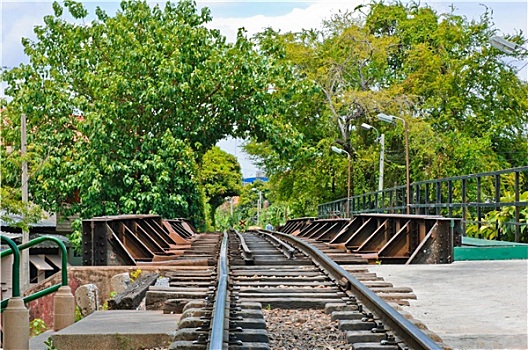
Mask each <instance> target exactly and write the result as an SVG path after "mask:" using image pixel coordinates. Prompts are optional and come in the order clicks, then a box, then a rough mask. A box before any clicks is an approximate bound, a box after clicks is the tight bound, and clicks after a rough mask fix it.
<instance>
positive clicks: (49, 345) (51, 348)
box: [44, 337, 57, 350]
mask: <svg viewBox="0 0 528 350" xmlns="http://www.w3.org/2000/svg"><path fill="white" fill-rule="evenodd" d="M44 345H46V350H57V348H56V347H55V345H54V344H53V338H51V337H49V338H48V339H46V340H45V341H44Z"/></svg>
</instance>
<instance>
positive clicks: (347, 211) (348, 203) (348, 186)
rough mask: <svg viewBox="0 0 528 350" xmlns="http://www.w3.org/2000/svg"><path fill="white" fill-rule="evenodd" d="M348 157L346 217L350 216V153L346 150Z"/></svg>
mask: <svg viewBox="0 0 528 350" xmlns="http://www.w3.org/2000/svg"><path fill="white" fill-rule="evenodd" d="M347 159H348V184H347V202H346V213H347V218H350V153H349V152H347Z"/></svg>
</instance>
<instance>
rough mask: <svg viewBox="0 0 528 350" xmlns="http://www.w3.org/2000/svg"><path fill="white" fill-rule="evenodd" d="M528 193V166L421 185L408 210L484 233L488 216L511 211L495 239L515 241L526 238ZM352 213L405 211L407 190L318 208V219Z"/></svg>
mask: <svg viewBox="0 0 528 350" xmlns="http://www.w3.org/2000/svg"><path fill="white" fill-rule="evenodd" d="M526 191H528V166H523V167H518V168H512V169H505V170H500V171H494V172H486V173H479V174H470V175H463V176H455V177H449V178H443V179H438V180H427V181H418V182H413V183H411V184H410V200H409V204H410V210H411V213H412V214H420V215H444V216H447V217H456V218H461V219H462V225H463V229H464V230H465V228H466V226H467V225H476V226H477V229H480V228H481V227H482V226H483V225H487V224H489V223H488V222H487V221H486V220H485V216H486V213H488V212H490V211H500V210H501V209H503V208H504V207H512V213H511V217H509V218H507V220H506V222H503V223H502V224H501V225H502V226H501V227H499V223H498V222H496V223H495V225H496V231H497V234H498V235H497V237H496V239H498V240H501V239H502V238H504V237H503V236H504V234H505V231H508V232H512V234H513V238H514V240H515V241H516V242H520V241H521V238H522V236H521V235H522V234H525V235H528V227H527V225H528V224H527V222H526V221H523V220H521V219H522V218H521V210H523V208H525V207H527V206H528V199H527V198H524V199H523V198H521V196H522V193H523V192H526ZM347 200H348V201H349V205H350V214H351V216H353V215H354V214H360V213H394V214H404V213H405V212H406V206H407V198H406V186H405V185H404V186H396V187H392V188H387V189H384V190H382V191H375V192H369V193H364V194H361V195H356V196H352V197H350V198H348V199H347V198H342V199H339V200H336V201H333V202H328V203H324V204H321V205H319V207H318V217H319V218H336V217H347V212H346V208H347Z"/></svg>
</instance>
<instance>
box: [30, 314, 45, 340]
mask: <svg viewBox="0 0 528 350" xmlns="http://www.w3.org/2000/svg"><path fill="white" fill-rule="evenodd" d="M47 330H48V326H46V322H44V320H43V319H41V318H34V319H33V320H31V321H30V322H29V333H30V336H31V337H35V336H37V335H39V334H41V333H44V332H45V331H47Z"/></svg>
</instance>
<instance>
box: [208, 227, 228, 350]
mask: <svg viewBox="0 0 528 350" xmlns="http://www.w3.org/2000/svg"><path fill="white" fill-rule="evenodd" d="M227 275H228V267H227V232H225V231H224V238H223V239H222V246H221V248H220V256H219V258H218V285H217V288H216V298H215V303H214V308H213V319H212V320H211V330H210V338H209V346H208V349H209V350H219V349H222V348H223V343H224V325H225V316H226V306H227Z"/></svg>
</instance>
